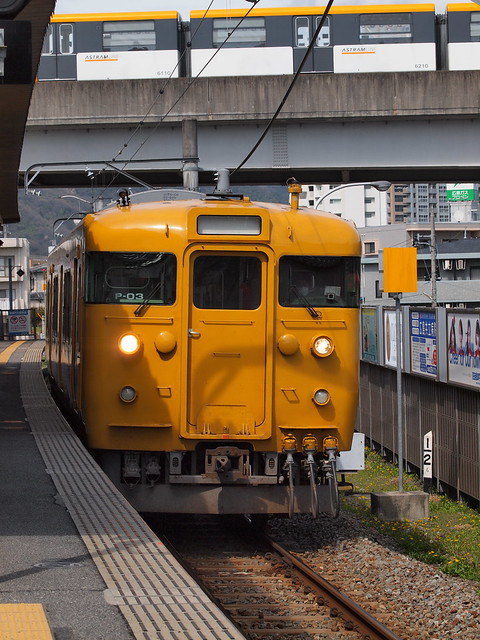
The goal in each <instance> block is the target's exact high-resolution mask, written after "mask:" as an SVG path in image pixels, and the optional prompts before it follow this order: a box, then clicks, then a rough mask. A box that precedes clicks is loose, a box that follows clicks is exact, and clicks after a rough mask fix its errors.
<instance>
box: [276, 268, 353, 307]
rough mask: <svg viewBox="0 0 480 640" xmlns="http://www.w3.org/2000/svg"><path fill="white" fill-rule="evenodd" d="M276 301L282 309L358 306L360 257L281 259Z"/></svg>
mask: <svg viewBox="0 0 480 640" xmlns="http://www.w3.org/2000/svg"><path fill="white" fill-rule="evenodd" d="M279 302H280V305H281V306H282V307H308V306H310V307H358V306H359V305H360V258H353V257H351V258H350V257H341V256H283V257H282V258H280V277H279Z"/></svg>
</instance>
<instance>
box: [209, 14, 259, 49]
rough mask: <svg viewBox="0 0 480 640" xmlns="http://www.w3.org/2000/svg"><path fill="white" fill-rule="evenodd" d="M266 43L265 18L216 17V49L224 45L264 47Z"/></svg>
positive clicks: (214, 39) (214, 24)
mask: <svg viewBox="0 0 480 640" xmlns="http://www.w3.org/2000/svg"><path fill="white" fill-rule="evenodd" d="M229 36H230V37H229ZM227 38H228V40H227ZM225 41H226V42H225ZM224 43H225V44H224ZM266 43H267V30H266V28H265V18H261V17H258V18H257V17H255V18H245V19H243V20H242V18H214V20H213V46H214V48H216V49H217V48H218V47H221V46H222V45H223V46H225V47H264V46H265V45H266Z"/></svg>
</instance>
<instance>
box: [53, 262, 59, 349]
mask: <svg viewBox="0 0 480 640" xmlns="http://www.w3.org/2000/svg"><path fill="white" fill-rule="evenodd" d="M52 336H53V337H54V338H56V337H57V336H58V276H57V275H55V276H54V279H53V294H52Z"/></svg>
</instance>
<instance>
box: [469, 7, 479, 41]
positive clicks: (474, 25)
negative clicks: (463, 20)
mask: <svg viewBox="0 0 480 640" xmlns="http://www.w3.org/2000/svg"><path fill="white" fill-rule="evenodd" d="M470 40H471V41H472V42H479V41H480V12H472V13H471V14H470Z"/></svg>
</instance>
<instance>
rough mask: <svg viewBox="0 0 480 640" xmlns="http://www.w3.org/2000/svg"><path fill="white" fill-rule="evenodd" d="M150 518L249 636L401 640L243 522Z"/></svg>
mask: <svg viewBox="0 0 480 640" xmlns="http://www.w3.org/2000/svg"><path fill="white" fill-rule="evenodd" d="M152 518H154V520H153V521H152V522H150V524H151V526H152V527H154V529H155V530H156V532H157V535H159V536H161V537H162V538H163V539H164V541H165V542H166V543H167V544H168V546H170V548H171V549H172V551H173V552H174V553H175V554H176V555H177V556H178V557H179V559H180V560H181V561H182V562H183V563H184V565H185V566H186V567H187V568H188V569H189V570H190V571H191V573H192V574H193V575H194V576H195V577H196V579H198V581H199V582H200V583H201V584H202V585H203V587H204V589H205V590H206V591H207V592H208V593H209V594H210V596H211V597H213V598H214V599H215V600H217V601H218V603H219V604H220V606H221V607H222V608H223V609H224V610H225V611H226V612H227V613H228V614H229V615H230V616H231V617H232V618H233V620H234V621H235V622H236V624H237V625H238V626H239V627H240V629H241V631H242V632H243V633H244V634H245V637H246V638H248V639H249V640H286V639H287V638H295V640H323V639H325V640H327V639H328V640H331V639H335V640H347V639H348V640H357V639H359V640H360V639H362V640H367V639H368V640H400V638H399V636H397V635H396V634H394V633H393V632H392V631H390V630H389V629H388V628H387V627H385V626H384V625H383V624H382V623H381V622H379V621H378V620H376V619H375V618H373V617H372V616H371V615H370V614H369V613H367V612H366V611H365V610H363V609H362V608H361V607H359V606H358V605H356V604H355V602H353V601H352V600H351V599H350V598H348V597H347V596H346V595H344V594H342V593H341V592H340V591H338V589H336V588H335V587H334V586H333V585H331V584H329V583H328V582H327V581H326V580H324V579H323V578H322V577H321V576H320V575H319V574H318V573H316V572H315V571H313V570H312V569H311V568H309V567H308V566H307V565H306V564H305V563H304V562H303V561H302V560H300V559H299V558H298V557H296V556H295V555H294V554H292V553H289V552H288V551H286V550H285V549H283V548H282V547H281V546H280V545H279V544H277V543H276V542H274V541H273V540H271V539H269V538H267V537H265V536H263V535H262V534H260V533H259V532H258V531H257V530H255V529H254V527H252V526H251V524H249V523H248V522H247V521H246V520H243V519H240V518H227V517H223V518H219V517H213V516H210V517H205V516H203V517H186V516H183V517H181V518H178V517H170V518H168V517H167V518H165V517H162V519H161V522H160V518H158V517H156V516H152Z"/></svg>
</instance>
